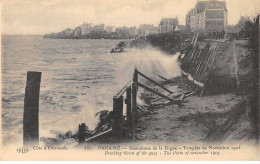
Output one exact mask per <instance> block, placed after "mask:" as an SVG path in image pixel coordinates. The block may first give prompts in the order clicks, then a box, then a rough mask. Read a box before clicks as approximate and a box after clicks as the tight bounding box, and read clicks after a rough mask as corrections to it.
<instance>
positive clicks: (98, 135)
mask: <svg viewBox="0 0 260 164" xmlns="http://www.w3.org/2000/svg"><path fill="white" fill-rule="evenodd" d="M110 132H112V128H110V129H108V130H106V131H104V132H102V133H99V134H97V135H94V136H92V137H90V138H87V139H86V140H85V142H88V141H91V140H94V139H96V138H98V137H100V136H102V135H105V134H107V133H110Z"/></svg>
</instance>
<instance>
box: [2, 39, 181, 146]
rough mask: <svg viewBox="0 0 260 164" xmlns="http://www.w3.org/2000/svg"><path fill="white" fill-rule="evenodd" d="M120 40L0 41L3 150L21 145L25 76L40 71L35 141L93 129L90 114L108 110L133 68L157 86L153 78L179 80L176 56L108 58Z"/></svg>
mask: <svg viewBox="0 0 260 164" xmlns="http://www.w3.org/2000/svg"><path fill="white" fill-rule="evenodd" d="M120 41H122V40H106V39H97V40H95V39H43V38H42V36H32V35H28V36H8V35H4V36H2V50H1V62H2V63H1V85H2V87H1V102H2V103H1V118H2V132H1V135H2V143H3V145H4V146H5V145H6V146H7V145H10V144H22V138H23V111H24V95H25V86H26V75H27V71H39V72H42V77H41V84H40V102H39V103H40V104H39V135H40V137H55V135H56V134H57V133H65V132H67V131H72V133H76V131H77V130H78V125H79V124H80V123H85V124H86V125H87V126H88V127H89V129H94V128H95V127H96V126H97V123H98V121H99V120H98V118H97V117H96V116H95V115H96V113H97V112H98V111H102V110H110V111H111V110H112V105H113V104H112V102H113V101H112V100H113V95H115V94H116V93H117V92H118V91H119V90H120V89H121V88H122V87H123V86H124V85H125V84H126V83H127V82H128V81H129V80H131V79H132V76H133V71H134V69H135V68H137V69H138V70H139V71H141V72H143V73H145V74H146V75H148V76H150V77H152V78H153V79H155V80H157V81H160V80H162V79H160V78H158V76H157V75H161V76H164V77H166V78H171V77H174V76H178V75H180V68H179V65H178V62H177V57H178V54H175V55H167V54H165V53H163V52H161V51H160V50H158V49H155V48H152V47H147V48H145V49H128V50H127V52H124V53H110V50H111V49H112V48H114V47H115V46H116V45H117V44H118V43H119V42H120ZM141 80H142V79H141ZM141 101H142V100H140V99H138V102H139V103H142V102H141ZM54 132H57V133H54Z"/></svg>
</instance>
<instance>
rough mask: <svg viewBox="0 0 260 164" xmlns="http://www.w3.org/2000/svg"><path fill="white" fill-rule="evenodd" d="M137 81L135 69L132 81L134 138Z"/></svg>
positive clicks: (133, 129)
mask: <svg viewBox="0 0 260 164" xmlns="http://www.w3.org/2000/svg"><path fill="white" fill-rule="evenodd" d="M137 83H138V71H137V69H135V71H134V75H133V83H132V105H131V106H132V121H131V122H132V126H131V127H132V136H133V138H134V139H135V121H136V118H135V117H136V110H137V107H136V94H137V90H138V88H137Z"/></svg>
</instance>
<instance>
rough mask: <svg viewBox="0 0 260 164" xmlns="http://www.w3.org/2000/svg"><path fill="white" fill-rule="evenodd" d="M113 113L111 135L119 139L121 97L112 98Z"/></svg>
mask: <svg viewBox="0 0 260 164" xmlns="http://www.w3.org/2000/svg"><path fill="white" fill-rule="evenodd" d="M113 113H114V120H113V125H112V134H113V137H114V138H117V139H120V138H121V136H122V118H123V96H120V97H119V98H117V97H114V98H113Z"/></svg>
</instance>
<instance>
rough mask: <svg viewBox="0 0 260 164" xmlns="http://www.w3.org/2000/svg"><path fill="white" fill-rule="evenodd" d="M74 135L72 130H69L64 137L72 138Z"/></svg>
mask: <svg viewBox="0 0 260 164" xmlns="http://www.w3.org/2000/svg"><path fill="white" fill-rule="evenodd" d="M71 137H72V132H71V131H68V132H66V133H65V134H64V138H71Z"/></svg>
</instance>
